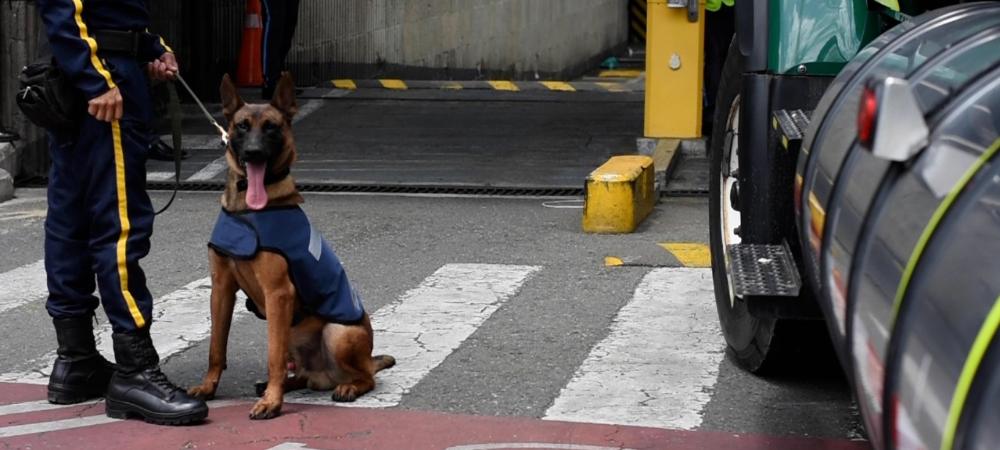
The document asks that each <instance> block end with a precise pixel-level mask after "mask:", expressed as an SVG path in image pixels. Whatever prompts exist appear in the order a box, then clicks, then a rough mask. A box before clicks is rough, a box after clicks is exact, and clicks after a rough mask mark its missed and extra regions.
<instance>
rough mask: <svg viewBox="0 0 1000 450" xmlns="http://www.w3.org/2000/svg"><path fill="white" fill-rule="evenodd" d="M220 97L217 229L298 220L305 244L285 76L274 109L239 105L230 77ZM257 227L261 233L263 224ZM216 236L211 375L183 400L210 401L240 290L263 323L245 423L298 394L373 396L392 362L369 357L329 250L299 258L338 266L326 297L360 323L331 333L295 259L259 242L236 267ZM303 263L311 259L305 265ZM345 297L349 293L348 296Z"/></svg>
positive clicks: (368, 341) (364, 325)
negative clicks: (222, 134) (263, 219)
mask: <svg viewBox="0 0 1000 450" xmlns="http://www.w3.org/2000/svg"><path fill="white" fill-rule="evenodd" d="M220 89H221V93H222V106H223V111H224V114H225V117H226V120H227V121H228V122H229V124H228V126H229V136H230V143H229V145H228V146H227V147H226V161H227V162H228V165H229V175H228V180H227V182H226V187H225V193H224V194H223V195H222V209H223V212H222V215H220V223H221V222H222V221H223V218H224V217H226V220H235V221H236V222H233V223H236V224H237V225H235V226H237V227H239V226H242V225H240V224H242V223H244V222H247V223H249V219H248V217H250V216H252V215H254V214H264V213H267V214H269V213H270V212H275V211H279V210H282V209H284V210H292V211H293V212H295V214H299V215H301V217H300V218H299V219H297V220H300V221H303V220H304V221H305V226H306V228H307V230H306V231H305V232H304V234H305V235H306V236H309V235H310V231H311V226H309V225H308V221H307V220H305V219H304V217H305V216H304V213H302V212H301V210H300V209H299V207H298V205H299V204H301V203H302V202H303V198H302V196H301V195H300V194H299V192H298V190H297V189H296V187H295V182H294V181H293V180H292V178H291V177H290V176H289V175H288V172H289V168H290V166H291V165H292V163H293V162H294V161H295V155H296V153H295V140H294V139H293V137H292V117H294V116H295V113H296V112H297V110H298V107H297V105H296V101H295V86H294V83H293V82H292V78H291V76H290V75H289V74H288V73H283V74H282V77H281V80H280V82H279V83H278V86H277V89H276V91H275V94H274V98H273V99H272V101H271V103H270V104H256V105H251V104H246V103H244V102H243V100H242V99H241V98H240V96H239V94H238V93H237V92H236V88H235V86H233V83H232V81H231V80H230V78H229V76H228V75H226V76H225V77H224V78H223V80H222V86H221V88H220ZM282 220H283V219H282ZM240 221H243V222H240ZM257 226H260V227H266V224H265V225H259V224H258V225H257ZM219 227H220V225H219V223H217V225H216V232H213V244H212V247H211V248H210V249H209V252H208V257H209V263H210V266H211V271H212V300H211V316H212V336H211V347H210V349H209V356H208V361H209V366H208V372H207V373H206V374H205V378H204V379H203V381H202V383H201V384H200V385H198V386H195V387H192V388H191V389H189V391H188V393H189V394H192V395H195V396H198V397H200V398H204V399H211V398H212V397H213V396H214V395H215V391H216V389H217V388H218V386H219V379H220V378H221V376H222V371H223V370H224V369H225V368H226V345H227V341H228V339H229V328H230V325H231V323H232V317H233V308H234V306H235V303H236V293H237V291H238V290H242V291H243V292H245V293H246V294H247V297H249V299H250V302H248V303H247V306H248V307H250V308H251V309H252V310H255V312H256V313H257V314H258V316H261V317H265V318H266V320H267V337H268V339H267V355H268V358H267V360H268V363H267V369H268V380H267V384H266V389H262V388H263V386H262V385H261V386H258V395H261V399H260V400H259V401H257V403H256V404H255V405H254V406H253V408H252V409H251V410H250V418H251V419H269V418H272V417H275V416H277V415H278V414H280V412H281V406H282V402H283V397H284V393H285V392H287V391H291V390H295V389H303V388H309V389H313V390H331V389H332V390H333V395H332V399H333V400H334V401H340V402H350V401H354V400H355V399H356V398H358V396H360V395H362V394H364V393H366V392H368V391H370V390H372V389H373V388H374V387H375V373H376V372H378V371H380V370H382V369H385V368H388V367H391V366H392V365H393V364H395V360H394V359H393V358H392V357H391V356H386V355H382V356H375V357H372V345H373V344H372V327H371V321H370V320H369V317H368V314H367V313H365V312H364V310H363V309H362V308H361V306H360V301H359V299H358V297H357V295H356V294H355V293H354V292H353V290H352V289H350V286H349V284H347V279H346V275H344V274H343V272H342V269H341V267H340V262H339V261H338V260H336V257H335V256H332V250H330V251H329V252H330V253H329V254H327V253H325V252H326V251H327V250H328V249H329V247H327V246H326V244H325V242H324V243H323V245H322V248H320V246H319V244H318V243H316V242H315V239H316V237H315V236H316V235H315V233H314V232H312V234H311V236H312V238H311V239H310V238H309V237H306V238H305V241H308V249H307V250H305V251H303V252H302V253H303V254H306V255H308V254H312V257H315V260H316V262H318V263H322V264H327V265H330V266H332V265H334V264H335V267H333V269H335V270H336V276H335V278H338V279H340V280H339V281H340V283H341V284H340V285H337V286H339V287H340V288H341V289H340V291H339V292H334V291H337V286H334V288H328V289H327V291H328V292H334V294H331V295H340V296H341V297H343V298H345V299H346V301H347V304H346V306H345V305H341V306H338V307H342V308H345V310H347V311H354V312H355V313H356V314H357V316H356V317H357V318H356V319H352V320H351V321H349V322H347V323H337V321H335V320H331V319H330V316H329V315H328V314H327V315H324V314H320V313H317V310H315V308H311V307H310V306H309V304H308V301H307V299H304V298H303V297H305V294H303V292H304V287H303V286H302V283H301V281H302V280H304V279H306V278H307V277H305V276H302V275H301V274H300V273H299V272H295V270H297V269H295V261H294V260H295V259H296V257H293V256H290V255H289V254H288V253H289V252H292V251H291V250H289V251H284V253H282V252H278V251H273V247H272V248H268V247H265V246H264V243H263V242H261V243H260V244H259V247H260V248H259V249H258V248H256V247H253V248H251V249H250V250H249V251H248V253H247V254H245V255H241V256H242V257H240V256H234V255H233V254H227V252H226V251H225V250H222V249H221V248H222V246H219V245H215V244H214V241H216V240H217V239H222V240H225V239H233V238H232V236H233V234H234V233H233V232H232V231H231V230H228V229H227V230H223V231H222V232H220V231H219V230H220V228H219ZM286 228H287V227H286V225H285V224H284V223H281V224H280V225H279V226H278V230H279V231H280V233H278V234H281V235H286V234H294V233H296V232H293V231H286ZM255 232H256V233H257V234H258V235H259V236H260V237H259V238H258V239H259V240H261V241H262V240H264V239H265V237H263V233H264V232H263V231H261V230H260V229H257V230H255ZM237 234H238V233H237ZM217 235H218V236H217ZM279 238H282V239H283V237H279ZM252 239H253V238H251V240H252ZM319 239H321V238H319ZM236 240H238V239H236ZM303 248H305V247H304V245H303ZM235 252H237V253H238V252H239V250H236V251H235ZM320 255H322V258H320ZM299 259H309V256H305V257H303V258H299ZM331 261H332V262H331ZM310 262H312V261H310ZM327 268H329V267H327ZM321 269H322V268H321ZM326 278H328V277H319V278H318V279H319V281H317V283H320V284H323V283H325V281H326ZM341 278H342V279H341ZM293 280H294V281H295V282H293ZM313 281H315V280H313ZM297 284H298V285H297ZM345 289H346V290H347V291H350V292H344V290H345ZM352 301H353V305H352V304H351V302H352ZM293 320H294V321H295V323H293ZM289 372H291V375H290V376H289ZM261 390H263V392H261Z"/></svg>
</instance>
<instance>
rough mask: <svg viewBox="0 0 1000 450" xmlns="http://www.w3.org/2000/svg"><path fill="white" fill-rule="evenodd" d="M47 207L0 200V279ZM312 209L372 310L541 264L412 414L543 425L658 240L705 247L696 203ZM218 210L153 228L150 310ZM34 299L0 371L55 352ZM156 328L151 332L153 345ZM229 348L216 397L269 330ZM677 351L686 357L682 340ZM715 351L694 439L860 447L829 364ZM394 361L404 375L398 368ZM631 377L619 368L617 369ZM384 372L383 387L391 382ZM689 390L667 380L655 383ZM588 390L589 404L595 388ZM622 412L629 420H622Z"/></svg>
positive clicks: (201, 273)
mask: <svg viewBox="0 0 1000 450" xmlns="http://www.w3.org/2000/svg"><path fill="white" fill-rule="evenodd" d="M43 196H44V191H42V190H21V191H20V192H18V197H19V198H18V199H17V200H15V201H13V202H10V203H7V204H2V205H0V241H2V246H3V248H4V249H5V257H4V258H3V259H2V260H0V273H9V272H11V271H14V270H17V269H18V268H21V267H24V266H26V265H30V264H32V263H35V262H36V261H38V260H40V259H41V257H42V236H43V234H42V225H43V217H44V212H45V211H44V209H45V203H44V201H43V200H42V199H43ZM153 198H154V203H156V204H162V203H163V202H164V201H165V200H166V196H165V194H155V195H154V196H153ZM306 198H307V203H306V204H305V206H304V208H305V210H306V211H307V213H308V214H309V216H310V220H311V221H312V223H313V225H314V226H315V227H316V228H318V229H319V230H321V232H322V233H323V234H324V235H325V236H326V237H327V239H328V240H329V241H330V242H331V245H332V246H333V247H334V248H335V249H336V251H337V253H338V255H339V256H340V257H341V259H342V260H343V262H344V264H345V266H346V268H347V270H348V273H349V274H350V277H351V280H352V282H353V283H354V284H355V285H356V287H357V289H358V290H359V291H360V292H361V293H362V295H363V297H364V302H365V306H366V308H367V309H368V310H369V311H378V310H379V309H380V308H382V307H384V306H386V305H387V304H390V303H391V302H393V301H395V300H397V299H400V298H402V297H405V296H406V295H407V293H408V292H409V291H411V290H413V289H414V288H416V287H417V286H419V285H420V284H421V283H422V282H423V281H424V280H425V279H427V277H429V276H430V275H432V274H434V273H435V271H438V270H439V269H441V268H443V267H446V266H448V265H454V264H468V263H476V264H493V265H511V266H518V267H524V266H533V267H538V268H539V269H538V270H537V272H536V273H534V274H533V275H532V277H531V278H530V279H528V280H527V281H526V282H524V283H523V284H522V285H521V286H520V289H519V290H518V291H517V292H516V294H514V295H513V296H511V298H510V299H509V300H507V301H506V302H504V303H503V304H502V305H500V306H499V308H498V309H496V311H495V312H494V313H493V314H492V315H491V316H489V317H488V319H487V320H485V321H483V322H482V323H481V324H480V325H478V326H477V327H475V329H474V331H472V332H471V334H470V335H469V336H468V337H467V338H466V339H465V340H464V341H463V342H461V344H460V345H459V346H457V348H455V349H454V350H453V351H451V352H450V353H449V354H448V355H447V357H446V358H445V359H444V360H443V362H442V363H441V364H439V365H437V366H435V367H433V368H432V369H431V370H430V371H429V373H427V374H426V375H424V376H422V377H421V378H420V379H419V382H418V383H417V384H416V385H415V386H413V387H412V389H410V390H408V391H407V392H405V393H403V395H402V398H401V401H399V402H398V405H397V406H394V408H400V409H406V410H419V411H427V410H430V411H442V412H454V413H463V414H472V415H500V416H524V417H546V411H547V410H548V409H549V408H550V407H552V405H553V404H554V402H555V401H556V399H557V398H558V397H559V396H560V395H561V390H562V389H563V388H564V387H566V386H567V384H568V383H570V381H571V379H573V377H574V374H575V373H576V372H577V371H578V370H579V369H580V367H581V365H583V364H584V362H585V361H586V360H587V359H588V355H589V354H590V353H591V352H592V350H593V349H594V348H595V346H598V345H599V344H600V343H601V342H604V341H605V340H606V339H608V338H609V336H610V334H611V333H612V331H611V330H612V329H614V328H615V326H616V325H615V317H616V315H617V314H618V313H619V312H620V311H621V310H623V308H624V307H626V306H627V305H629V304H630V303H631V302H633V301H635V300H634V298H635V294H636V289H637V285H638V284H640V283H641V282H642V280H643V279H644V277H646V276H647V275H648V274H650V273H651V272H653V271H655V270H658V268H664V267H679V266H681V264H680V263H679V262H678V260H677V259H676V258H674V257H673V256H672V255H671V254H670V253H668V252H666V251H665V250H663V249H662V248H661V247H659V246H658V245H657V244H658V243H663V242H701V243H704V242H706V241H707V235H706V233H707V231H706V222H707V217H706V216H707V212H706V205H707V202H706V200H705V199H703V198H670V199H664V200H663V201H662V202H661V203H660V204H659V205H658V206H657V208H656V211H655V212H654V213H653V215H652V216H651V217H650V218H649V219H648V220H647V221H646V222H645V223H644V224H643V225H642V227H641V229H640V230H639V231H638V232H637V233H635V234H629V235H618V236H594V235H587V234H584V233H582V232H581V231H580V213H581V211H580V210H579V209H575V208H573V206H575V203H573V202H567V199H565V198H556V199H552V198H548V199H546V198H470V197H457V198H456V197H421V196H410V197H403V196H366V195H318V194H317V195H307V197H306ZM553 202H555V203H553ZM553 206H555V207H553ZM218 208H219V203H218V194H215V193H182V194H181V196H180V198H179V199H178V201H177V203H175V206H173V207H172V209H171V210H170V211H169V212H168V213H167V214H165V215H164V216H162V217H160V218H158V219H157V223H156V232H155V236H154V240H153V251H152V254H151V255H150V256H149V257H148V258H146V259H145V260H144V268H145V270H146V272H147V275H148V277H149V285H150V289H151V290H152V292H153V294H154V297H155V298H157V299H158V300H157V301H158V302H159V301H160V299H163V298H165V297H167V296H169V295H171V293H173V292H175V291H178V290H180V289H183V288H184V287H185V285H188V284H189V283H191V282H192V281H195V280H198V279H202V278H204V277H206V276H207V265H206V258H205V253H206V247H205V242H206V240H207V236H208V234H209V232H210V230H211V227H212V225H213V223H214V220H215V217H216V214H217V211H218ZM605 256H618V257H622V258H623V259H625V260H626V261H631V262H632V263H633V264H635V266H625V267H606V266H605V265H604V258H605ZM701 270H705V269H701ZM2 289H3V290H4V291H5V293H4V294H0V298H5V297H3V295H7V296H8V297H10V295H11V294H10V291H12V290H18V289H22V290H23V289H24V285H23V284H19V285H18V286H2ZM661 294H662V295H665V296H669V295H670V292H666V291H665V292H662V293H661ZM699 301H704V297H702V299H701V300H699ZM43 304H44V303H43V300H42V299H34V300H32V301H27V302H24V303H23V304H21V305H19V306H18V307H16V308H13V309H10V310H7V311H4V312H3V313H2V314H0V325H2V327H3V329H4V336H5V345H3V346H2V348H0V360H2V361H4V367H3V369H2V371H3V372H6V373H8V374H11V373H23V372H26V371H30V370H31V369H33V368H34V367H37V366H38V364H39V362H38V361H39V360H38V358H39V357H42V356H43V355H45V354H46V353H47V352H50V351H51V350H52V349H53V348H54V335H53V332H52V330H51V326H50V325H49V320H48V317H47V315H46V313H45V311H44V308H43ZM157 305H159V303H157ZM204 307H205V308H207V306H204ZM709 308H710V309H709V311H711V308H713V307H709ZM238 309H241V308H239V307H238ZM205 310H206V311H207V309H205ZM376 314H377V313H376ZM100 319H101V320H102V321H103V320H104V319H103V317H101V318H100ZM203 322H204V321H203ZM701 322H702V323H699V324H695V325H697V326H699V327H702V328H704V327H708V328H707V329H709V330H714V331H712V332H713V333H715V334H717V333H718V330H717V325H716V324H715V323H714V322H711V323H710V321H705V320H704V319H702V321H701ZM662 325H663V327H665V328H666V327H667V324H662ZM192 326H193V325H192ZM201 326H203V325H197V326H195V327H196V328H197V327H201ZM163 327H165V325H164V326H158V325H154V328H153V330H154V334H156V333H157V331H160V330H162V329H163ZM647 328H655V327H647ZM641 332H642V331H641ZM644 333H647V334H645V335H644V336H645V338H648V339H650V340H656V339H661V338H663V337H664V336H667V337H675V338H676V336H677V335H676V334H671V333H669V332H665V331H661V330H656V329H646V330H645V331H644ZM682 338H683V337H681V339H682ZM230 342H231V345H230V349H231V350H230V358H229V370H228V371H227V372H226V375H225V376H224V377H223V383H222V387H221V389H220V392H219V395H220V398H240V397H249V396H252V394H253V388H252V385H253V382H254V381H257V380H261V379H263V378H264V376H265V364H264V349H265V346H266V338H265V328H264V323H263V322H261V321H259V320H257V319H255V318H252V317H249V316H244V317H242V318H241V319H240V320H238V321H237V322H236V324H235V326H234V329H233V332H232V335H231V337H230ZM187 345H189V346H187V347H185V348H183V349H182V350H181V351H177V352H176V353H174V354H171V355H168V357H167V358H166V360H165V363H164V369H165V370H166V372H167V373H168V374H170V376H171V377H172V378H173V380H175V381H176V382H177V383H178V384H182V385H189V384H193V383H195V382H196V381H198V380H199V379H200V376H201V374H202V372H203V370H204V369H205V367H206V363H207V350H208V349H207V345H206V342H205V341H204V340H199V341H197V342H191V343H188V344H187ZM677 345H678V346H679V347H680V348H684V347H686V346H688V345H689V343H685V342H678V343H677ZM690 345H694V343H690ZM709 349H710V351H705V352H703V353H705V355H707V356H710V357H712V358H717V359H714V361H716V363H715V367H714V369H715V370H714V373H712V374H710V375H711V379H710V380H709V381H708V382H707V383H705V384H704V385H703V386H702V387H701V388H700V389H701V390H702V391H703V393H704V394H705V395H706V397H705V399H706V401H703V402H700V403H696V405H697V409H698V410H697V411H693V412H694V413H696V414H695V415H696V416H697V417H698V421H697V423H696V424H695V426H693V427H690V428H693V429H696V430H714V431H725V432H737V433H760V434H767V435H793V436H813V437H830V438H858V437H860V431H859V425H858V417H857V413H856V410H855V409H854V407H853V406H852V401H851V398H850V394H849V392H848V390H847V387H846V385H845V381H844V379H843V378H842V377H841V376H840V374H839V373H837V371H836V370H835V369H833V370H826V371H825V372H821V373H806V374H798V375H795V376H790V377H785V378H758V377H755V376H751V375H748V374H746V373H744V372H742V371H740V370H739V369H738V368H736V367H734V366H733V365H732V364H731V363H730V362H729V361H728V359H725V358H724V357H722V356H721V352H722V350H723V347H722V344H721V338H718V340H716V341H715V344H713V345H711V346H710V347H709ZM376 351H378V350H376ZM694 356H700V355H694ZM668 357H669V356H668V355H664V358H668ZM400 362H401V365H403V364H405V363H406V359H405V357H400ZM629 369H630V367H620V371H621V372H622V373H624V372H627V371H628V370H629ZM391 370H392V369H390V371H387V372H384V373H383V374H380V377H381V376H382V375H386V376H389V374H390V372H391ZM5 381H14V380H10V379H8V380H5ZM649 381H650V380H644V382H649ZM688 381H689V380H686V379H683V378H670V377H666V378H664V379H662V384H663V386H668V387H669V386H672V385H683V384H685V383H687V382H688ZM36 382H37V381H36ZM593 395H594V396H595V401H599V400H597V399H599V398H600V392H597V391H595V392H594V393H593ZM323 398H325V397H323ZM621 408H622V410H621V417H623V420H624V418H626V417H628V416H629V414H631V413H630V412H629V411H628V409H627V408H626V407H625V406H621Z"/></svg>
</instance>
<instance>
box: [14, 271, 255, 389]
mask: <svg viewBox="0 0 1000 450" xmlns="http://www.w3.org/2000/svg"><path fill="white" fill-rule="evenodd" d="M211 293H212V283H211V279H210V278H207V277H206V278H202V279H200V280H197V281H194V282H192V283H189V284H188V285H187V286H184V287H183V288H181V289H179V290H177V291H174V292H171V293H170V294H168V295H166V296H164V297H162V298H160V299H157V300H156V301H154V303H153V305H154V306H153V326H152V328H150V333H151V334H152V336H153V344H154V345H155V347H156V350H157V352H158V353H159V354H160V359H163V360H165V359H167V358H169V357H171V356H173V355H175V354H177V353H180V352H182V351H184V350H186V349H187V348H189V347H191V346H193V345H195V344H197V343H198V342H199V341H201V340H204V339H206V338H208V336H209V334H210V332H211V318H210V316H209V311H210V307H211V301H210V297H211ZM245 298H246V297H244V296H243V295H242V294H240V300H238V302H240V301H243V299H245ZM234 314H236V318H237V319H238V318H240V317H242V316H244V315H246V314H249V312H247V310H246V309H245V308H236V310H235V313H234ZM95 339H96V341H97V348H98V350H100V351H101V353H102V354H104V356H105V357H107V358H109V359H111V358H113V357H114V351H113V349H112V340H111V326H110V325H109V324H104V325H103V326H101V327H100V328H99V329H98V330H97V332H96V335H95ZM55 357H56V355H55V352H54V351H53V352H50V353H48V354H46V355H44V356H42V357H40V358H36V359H34V360H33V361H31V362H30V363H29V364H28V365H27V367H28V368H27V370H25V371H21V372H12V373H5V374H2V375H0V381H6V382H19V383H33V384H43V383H46V382H47V381H48V374H49V371H50V369H51V366H52V361H53V360H54V359H55ZM112 360H113V359H112Z"/></svg>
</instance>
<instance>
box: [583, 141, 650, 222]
mask: <svg viewBox="0 0 1000 450" xmlns="http://www.w3.org/2000/svg"><path fill="white" fill-rule="evenodd" d="M654 178H655V175H654V173H653V158H650V157H648V156H638V155H627V156H615V157H613V158H611V159H610V160H608V162H606V163H604V165H602V166H601V167H598V168H597V170H594V171H593V172H591V173H590V176H588V177H587V190H586V195H587V197H586V199H585V200H584V204H583V231H586V232H588V233H631V232H633V231H635V229H636V227H638V226H639V223H641V222H642V220H643V219H645V218H646V216H648V215H649V213H650V212H652V211H653V206H654V205H655V204H656V200H657V195H656V189H655V188H654V186H653V181H654Z"/></svg>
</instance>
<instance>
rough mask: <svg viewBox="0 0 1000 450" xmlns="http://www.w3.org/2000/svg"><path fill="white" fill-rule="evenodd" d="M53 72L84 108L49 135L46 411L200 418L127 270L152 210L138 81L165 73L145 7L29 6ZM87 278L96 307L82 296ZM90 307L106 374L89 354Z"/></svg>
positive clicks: (166, 61) (201, 407)
mask: <svg viewBox="0 0 1000 450" xmlns="http://www.w3.org/2000/svg"><path fill="white" fill-rule="evenodd" d="M37 7H38V10H39V13H40V14H41V16H42V20H43V22H44V25H45V31H46V34H47V36H48V40H49V44H50V46H51V49H52V53H53V56H54V59H55V61H56V64H57V66H58V67H59V68H60V69H61V70H62V71H64V72H65V73H66V74H67V75H69V77H70V79H72V80H73V84H74V85H75V87H76V88H78V89H79V90H80V91H81V92H82V93H83V96H84V98H85V99H87V104H86V108H85V110H84V108H81V111H80V114H79V122H78V124H79V126H78V128H77V130H76V131H74V132H71V133H61V134H58V135H57V134H52V135H50V149H49V151H50V153H51V159H52V167H51V169H50V172H49V189H48V217H47V218H46V220H45V269H46V273H47V277H48V288H49V298H48V302H47V303H46V308H47V309H48V312H49V314H50V315H51V316H52V319H53V324H54V325H55V329H56V339H57V341H58V344H59V347H58V351H57V355H58V356H57V357H56V361H55V364H54V366H53V368H52V375H51V376H50V378H49V386H48V393H49V397H48V398H49V401H50V402H52V403H59V404H69V403H77V402H82V401H84V400H87V399H89V398H93V397H98V396H101V395H104V396H105V399H106V408H107V409H106V411H107V414H108V416H111V417H116V418H124V417H127V416H138V417H141V418H143V419H145V420H146V421H148V422H153V423H159V424H170V425H174V424H184V423H191V422H196V421H200V420H202V419H204V418H205V417H206V416H207V415H208V407H207V406H206V405H205V403H204V402H203V401H200V400H196V399H194V398H191V397H190V396H188V395H187V394H186V393H185V392H184V391H183V390H181V389H179V388H177V386H175V385H173V384H172V383H170V381H168V380H167V377H166V376H164V374H163V372H161V371H160V368H159V356H158V355H157V353H156V350H155V349H154V348H153V342H152V340H151V339H150V335H149V327H150V325H151V323H152V314H151V313H152V308H153V302H152V297H151V295H150V293H149V290H148V289H147V288H146V277H145V275H144V274H143V271H142V269H141V268H140V267H139V260H140V259H142V258H143V257H144V256H146V254H147V253H148V252H149V237H150V234H151V232H152V228H153V209H152V205H151V203H150V201H149V197H148V196H147V194H146V191H145V182H146V175H145V174H146V171H145V163H146V156H147V155H146V152H147V149H148V148H149V144H150V140H151V139H152V138H153V137H152V136H151V134H150V132H149V124H150V121H151V119H152V117H151V116H152V112H151V110H152V103H151V100H150V91H149V79H150V78H154V79H167V78H171V77H173V75H174V74H175V73H177V60H176V59H175V57H174V55H173V53H172V52H171V51H170V49H169V47H166V44H164V43H163V41H162V40H161V39H160V38H159V37H157V36H154V35H151V34H148V33H145V32H144V30H145V29H146V27H147V26H148V22H149V13H148V10H147V8H146V2H145V0H116V1H98V0H37ZM95 275H96V279H97V283H96V284H97V286H96V287H97V288H99V289H100V297H101V298H100V301H98V299H97V297H95V296H94V291H95V280H94V279H95ZM99 303H103V306H104V312H105V313H106V314H107V316H108V319H109V321H110V322H111V326H112V331H113V335H112V338H113V340H114V352H115V360H116V362H117V366H112V365H111V364H110V363H108V362H107V361H106V360H105V359H104V358H103V357H102V356H101V355H100V354H99V353H98V352H97V350H96V348H95V345H94V334H93V325H92V323H93V316H94V311H95V310H96V309H97V306H98V304H99Z"/></svg>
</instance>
